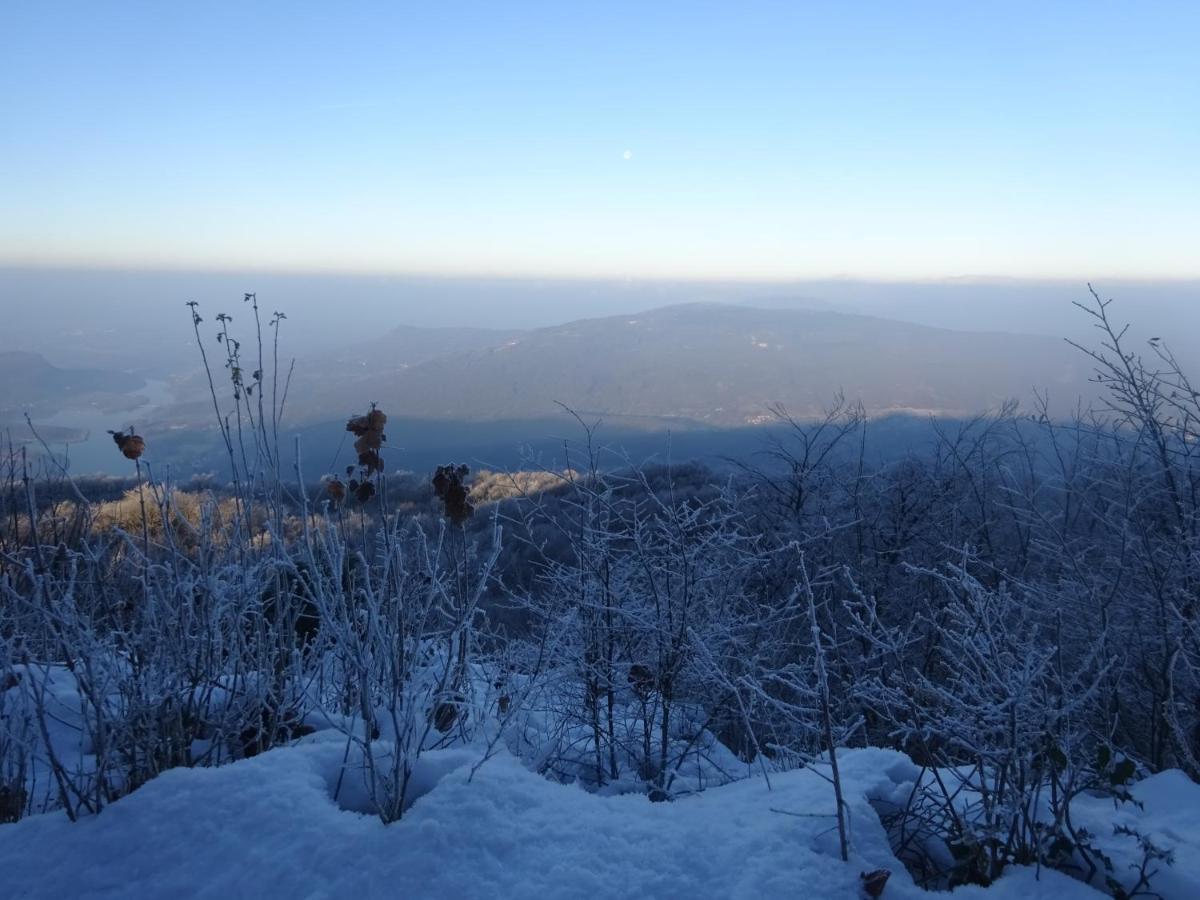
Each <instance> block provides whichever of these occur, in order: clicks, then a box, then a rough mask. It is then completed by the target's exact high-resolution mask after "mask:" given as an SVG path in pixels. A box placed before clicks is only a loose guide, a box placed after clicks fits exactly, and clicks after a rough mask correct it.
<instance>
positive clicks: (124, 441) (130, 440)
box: [109, 428, 146, 459]
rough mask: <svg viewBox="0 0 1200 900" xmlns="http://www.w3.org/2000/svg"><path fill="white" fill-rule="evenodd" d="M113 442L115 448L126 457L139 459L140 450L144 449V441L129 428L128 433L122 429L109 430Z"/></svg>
mask: <svg viewBox="0 0 1200 900" xmlns="http://www.w3.org/2000/svg"><path fill="white" fill-rule="evenodd" d="M109 434H111V435H112V439H113V442H114V443H115V444H116V445H117V449H118V450H120V451H121V454H122V455H123V456H124V457H125V458H126V459H140V458H141V456H142V452H143V451H144V450H145V449H146V442H145V441H144V440H142V438H141V436H140V435H136V434H134V433H133V429H132V428H131V429H130V430H129V434H125V432H123V431H110V432H109Z"/></svg>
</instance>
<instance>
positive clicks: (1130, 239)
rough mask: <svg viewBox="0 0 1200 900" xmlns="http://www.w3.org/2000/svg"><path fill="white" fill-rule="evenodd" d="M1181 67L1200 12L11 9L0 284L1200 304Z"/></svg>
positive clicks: (838, 6)
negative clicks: (1181, 282)
mask: <svg viewBox="0 0 1200 900" xmlns="http://www.w3.org/2000/svg"><path fill="white" fill-rule="evenodd" d="M1198 47H1200V3H1196V2H1188V3H1177V4H1168V3H1152V2H1151V3H1103V2H1101V3H1069V2H1058V3H1046V2H1039V3H1029V4H1026V3H1011V2H1010V3H968V2H961V0H960V2H956V3H899V2H896V3H867V2H864V3H854V4H850V3H828V4H811V3H799V2H795V3H733V2H730V3H695V2H692V3H652V2H642V3H623V2H606V3H586V4H585V3H574V2H566V0H560V2H556V3H546V4H534V3H495V2H492V3H478V4H475V3H450V2H447V3H421V4H405V3H344V4H343V3H338V4H334V3H319V4H318V3H313V4H303V3H280V4H270V3H237V4H222V3H196V4H186V5H185V4H176V3H161V2H158V3H153V4H139V3H111V4H102V3H50V2H47V3H22V4H18V3H9V4H5V5H4V6H3V9H2V11H0V105H2V107H0V108H2V112H3V115H2V116H0V210H3V212H2V214H0V262H5V263H10V264H29V263H32V264H46V265H57V264H64V263H70V264H83V265H91V264H97V265H106V266H130V267H177V268H206V269H214V268H215V269H221V268H264V269H280V270H297V271H307V270H323V271H354V272H434V273H439V272H446V273H456V274H521V275H553V276H591V275H600V276H617V277H695V278H765V279H775V278H809V277H826V276H839V275H843V276H852V277H861V278H882V279H887V278H897V279H907V278H940V277H950V276H962V275H1001V276H1014V277H1017V276H1033V277H1068V278H1076V277H1149V278H1174V277H1194V276H1196V275H1198V274H1200V252H1197V248H1198V246H1200V51H1198V50H1197V48H1198ZM627 152H628V153H629V154H630V156H629V158H626V153H627Z"/></svg>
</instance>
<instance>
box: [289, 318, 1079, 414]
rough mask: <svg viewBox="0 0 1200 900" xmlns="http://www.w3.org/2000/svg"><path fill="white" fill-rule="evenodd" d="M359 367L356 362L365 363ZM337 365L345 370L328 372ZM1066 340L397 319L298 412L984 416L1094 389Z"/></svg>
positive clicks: (799, 324)
mask: <svg viewBox="0 0 1200 900" xmlns="http://www.w3.org/2000/svg"><path fill="white" fill-rule="evenodd" d="M355 363H357V365H356V364H355ZM326 367H330V368H331V369H332V371H325V369H326ZM1089 371H1090V370H1089V367H1088V366H1087V364H1086V360H1084V359H1083V358H1082V357H1081V356H1080V355H1079V354H1078V353H1077V352H1076V351H1073V350H1072V349H1071V348H1070V347H1068V346H1067V345H1066V344H1065V343H1064V342H1063V341H1061V340H1058V339H1055V338H1049V337H1043V336H1036V335H1021V334H1008V333H982V332H958V331H949V330H945V329H939V328H931V327H928V326H922V325H914V324H910V323H905V322H899V321H894V320H890V319H882V318H876V317H872V316H862V315H854V314H848V313H840V312H832V311H824V310H812V309H760V308H753V307H746V306H733V305H723V304H707V303H691V304H680V305H674V306H667V307H661V308H658V309H652V310H647V311H644V312H641V313H635V314H629V315H621V316H607V317H603V318H596V319H581V320H578V321H575V322H570V323H567V324H565V325H561V326H555V327H549V328H539V329H533V330H527V331H521V330H513V331H492V330H488V329H470V328H465V329H420V328H400V329H394V330H393V331H391V332H388V333H387V334H385V335H381V336H379V337H378V338H374V339H371V340H370V341H367V342H364V343H363V344H362V345H357V346H356V347H355V348H347V350H346V351H339V352H338V353H336V354H331V355H330V356H329V357H326V358H323V359H322V360H320V362H319V364H318V365H317V367H316V370H315V371H312V372H310V373H308V375H307V376H306V381H311V384H312V385H313V391H312V393H311V395H310V396H308V397H305V392H303V391H301V392H298V393H296V394H293V397H295V398H297V399H296V403H297V408H296V410H295V411H296V412H297V413H298V414H299V415H300V416H301V417H302V418H303V420H305V421H316V420H318V419H321V418H334V417H336V416H340V415H343V414H346V413H347V412H349V411H351V410H353V409H356V408H357V407H359V406H365V405H366V403H368V402H377V403H379V404H380V405H381V406H383V407H384V408H385V409H387V410H388V411H389V413H392V414H395V415H401V416H412V417H419V418H426V419H435V420H436V419H447V420H449V419H453V420H476V421H500V420H511V419H537V418H544V417H547V416H553V415H556V414H557V413H559V412H561V407H560V404H562V405H565V406H568V407H570V408H572V409H574V410H576V411H578V412H580V413H585V414H587V415H594V416H603V417H609V418H618V419H627V420H631V421H635V420H639V419H640V420H645V421H646V423H647V424H650V423H652V422H653V423H658V424H662V423H669V422H675V423H677V424H679V425H683V424H685V423H686V424H689V425H694V426H697V427H736V426H743V425H747V424H755V423H758V422H761V421H765V420H766V419H767V418H769V413H768V408H769V407H770V406H771V405H773V404H781V405H783V406H785V407H786V408H787V409H788V410H789V411H790V412H791V413H792V414H793V415H795V416H799V417H808V416H814V415H818V414H820V412H821V411H822V410H823V409H824V408H825V407H826V406H827V405H828V404H829V403H830V402H831V401H832V399H833V398H834V397H835V396H836V395H837V394H838V393H839V392H840V393H844V394H845V396H846V398H847V399H848V400H850V401H852V402H861V403H862V404H863V406H864V407H865V408H866V410H867V411H868V412H869V413H873V414H886V413H891V412H913V413H921V414H933V415H938V416H961V415H969V414H973V413H976V412H980V411H983V410H985V409H989V408H994V407H995V406H997V405H998V404H1000V403H1002V402H1003V401H1005V400H1007V399H1010V398H1017V399H1019V400H1022V401H1028V400H1031V399H1032V398H1033V392H1034V390H1035V389H1037V390H1047V391H1049V394H1050V398H1051V402H1052V405H1053V406H1054V407H1055V408H1056V409H1058V410H1059V411H1064V412H1065V411H1067V410H1069V409H1071V408H1073V407H1074V406H1075V404H1076V402H1077V400H1078V399H1079V398H1080V397H1083V398H1085V400H1086V399H1087V398H1090V397H1091V396H1093V395H1094V388H1093V386H1092V385H1090V383H1089V382H1088V373H1089Z"/></svg>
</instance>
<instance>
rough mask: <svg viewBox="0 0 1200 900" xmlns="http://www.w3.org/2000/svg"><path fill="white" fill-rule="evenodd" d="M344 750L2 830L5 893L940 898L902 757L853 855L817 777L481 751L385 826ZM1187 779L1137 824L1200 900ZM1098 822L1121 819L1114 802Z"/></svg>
mask: <svg viewBox="0 0 1200 900" xmlns="http://www.w3.org/2000/svg"><path fill="white" fill-rule="evenodd" d="M342 750H343V745H342V744H341V743H340V742H338V741H334V740H328V739H321V738H320V737H319V736H318V738H317V739H316V740H313V741H311V742H309V743H306V744H302V745H300V746H297V747H291V748H284V749H277V750H273V751H270V752H268V753H266V754H263V755H261V756H259V757H256V758H253V759H249V760H245V761H242V762H238V763H234V764H231V765H227V766H223V767H220V768H215V769H175V770H172V771H169V772H167V773H165V774H164V775H162V776H160V777H159V778H158V779H156V780H155V781H153V782H151V783H150V784H148V785H147V786H145V787H144V788H142V789H141V790H139V791H137V792H135V793H134V794H132V795H130V796H129V797H126V798H125V799H123V800H121V801H119V802H117V803H115V804H114V805H112V806H111V807H110V808H109V809H107V810H106V811H105V812H104V813H103V814H102V815H100V816H98V817H96V818H93V819H89V820H84V821H81V822H79V823H77V824H71V823H70V822H68V821H67V820H66V818H65V817H63V816H61V815H58V814H51V815H43V816H35V817H32V818H29V819H26V820H24V821H22V822H20V823H18V824H16V825H7V826H0V896H3V897H5V898H26V897H30V898H34V897H36V898H41V897H46V898H51V897H64V898H66V897H138V898H160V897H161V898H167V897H172V898H177V897H192V896H196V897H219V898H236V897H289V898H290V897H313V898H316V897H356V898H361V897H400V898H422V897H447V898H459V897H463V898H470V897H480V898H483V897H530V898H534V897H536V898H539V900H549V898H568V897H581V898H583V897H746V898H756V900H765V898H773V897H779V898H784V897H786V898H797V897H814V898H820V897H831V898H833V897H847V898H853V897H859V896H862V889H861V882H860V879H859V873H860V872H862V871H864V870H870V869H875V868H880V867H886V868H888V869H891V870H892V873H893V874H892V877H891V880H890V882H889V883H888V885H887V888H886V890H885V891H884V894H883V896H884V897H886V898H897V900H900V898H906V897H917V896H930V895H929V894H927V893H926V892H925V891H923V890H921V889H919V888H917V887H915V886H914V885H913V883H912V880H911V879H910V878H909V876H908V875H907V873H906V872H905V871H904V869H903V867H902V866H901V865H900V864H899V863H898V862H897V861H896V860H895V858H894V857H893V856H892V854H891V851H890V849H889V847H888V844H887V840H886V837H885V835H884V832H883V828H882V826H881V825H880V823H879V819H878V817H877V816H876V815H875V813H874V811H873V810H872V808H871V807H870V805H869V804H868V801H867V797H868V795H870V796H874V797H883V796H888V795H889V794H892V793H895V792H896V791H899V790H903V785H904V783H905V782H907V781H909V780H910V779H911V778H912V777H913V775H914V774H915V771H916V770H915V767H914V766H913V765H912V763H911V762H910V761H909V760H908V759H907V758H906V757H904V756H902V755H900V754H897V753H894V752H891V751H884V750H854V751H845V752H844V755H843V756H842V757H841V760H842V772H843V777H844V779H845V781H846V784H847V786H848V802H849V804H850V807H851V813H852V816H851V824H852V829H853V830H852V840H853V845H854V854H853V857H852V859H851V861H850V863H849V864H843V863H842V862H841V861H840V859H839V858H838V855H837V842H836V837H835V833H834V832H833V831H831V830H830V829H831V826H832V819H831V818H827V817H823V816H820V815H813V814H823V813H831V812H832V811H833V810H832V797H831V792H830V790H829V786H828V784H827V783H826V782H825V781H824V780H823V779H822V778H821V777H820V776H819V775H818V774H816V773H815V772H812V771H810V770H800V771H795V772H789V773H784V774H777V775H774V776H772V777H771V787H770V788H768V786H767V784H766V782H765V780H764V779H763V778H762V777H755V778H750V779H747V780H745V781H741V782H736V783H734V784H730V785H726V786H724V787H719V788H714V789H712V790H709V791H707V792H704V793H703V794H699V795H695V796H692V797H688V798H684V799H681V800H679V801H676V802H673V803H657V804H653V803H650V802H649V801H648V800H647V799H646V798H645V797H644V796H640V795H625V796H610V797H601V796H596V795H594V794H589V793H587V792H585V791H583V790H581V789H579V788H577V787H572V786H564V785H560V784H555V783H552V782H549V781H547V780H545V779H543V778H541V777H539V776H538V775H536V774H533V773H531V772H529V771H528V770H526V769H525V768H524V767H522V766H521V765H520V764H519V763H518V762H517V761H515V760H514V759H512V758H511V757H508V756H499V757H496V758H494V759H492V760H490V761H488V762H487V763H486V764H485V765H483V766H482V767H480V768H478V770H477V771H476V772H475V773H474V775H473V777H472V775H471V770H472V766H471V764H470V760H471V759H472V758H473V757H472V756H471V755H470V754H469V753H467V752H466V751H464V750H448V751H442V752H440V753H430V754H427V755H426V756H425V757H423V758H422V763H421V765H422V766H423V767H424V771H423V772H422V773H421V775H422V778H421V779H420V780H421V781H422V782H423V783H422V784H421V785H420V787H421V789H422V790H423V791H424V793H423V795H422V796H421V797H420V798H419V799H418V800H417V801H416V803H415V805H414V806H413V807H412V809H411V810H410V812H409V813H408V814H406V815H405V817H404V818H403V819H402V820H401V821H400V822H397V823H395V824H393V825H390V826H384V825H382V824H381V823H380V822H379V820H378V819H376V818H375V817H372V816H367V815H362V814H359V813H356V812H352V811H347V810H345V809H342V808H340V807H339V805H337V804H335V803H334V801H333V799H332V786H333V785H332V783H333V781H334V778H335V773H336V772H337V770H338V767H339V765H340V762H341V758H342ZM1177 775H1178V773H1173V772H1167V773H1164V774H1163V775H1159V776H1155V777H1154V778H1151V779H1147V780H1146V781H1144V782H1142V783H1141V784H1140V785H1139V786H1138V788H1139V790H1140V793H1141V795H1142V799H1143V800H1144V801H1145V803H1146V812H1145V813H1139V812H1138V811H1137V810H1136V808H1131V809H1130V811H1128V812H1124V811H1122V812H1121V813H1120V815H1128V816H1133V817H1135V818H1136V819H1137V820H1138V824H1139V827H1141V828H1142V829H1143V830H1151V831H1153V832H1154V833H1155V834H1156V836H1157V837H1159V838H1161V839H1162V840H1163V841H1165V842H1166V843H1168V844H1169V845H1173V846H1175V848H1176V864H1175V866H1174V867H1173V868H1172V869H1171V870H1170V871H1169V872H1166V873H1164V875H1165V876H1166V877H1165V878H1164V879H1163V880H1162V881H1161V882H1160V883H1159V884H1158V889H1159V890H1160V891H1161V892H1163V893H1164V895H1165V896H1167V897H1169V898H1171V897H1175V898H1185V897H1198V896H1200V788H1198V787H1197V786H1196V785H1194V784H1192V783H1191V782H1188V781H1187V780H1186V779H1185V778H1183V777H1182V776H1178V777H1176V776H1177ZM439 778H440V780H439ZM344 793H345V791H343V794H344ZM1135 793H1136V792H1135ZM352 796H353V794H352V792H351V797H352ZM343 805H353V802H352V800H351V802H350V803H348V804H347V803H343ZM773 810H784V811H788V812H793V813H800V814H802V815H800V816H795V815H785V814H783V813H779V812H775V811H773ZM1163 810H1165V811H1163ZM1081 813H1082V814H1091V815H1094V816H1096V817H1097V819H1098V820H1099V819H1104V818H1105V817H1107V820H1106V821H1107V822H1111V821H1113V817H1114V811H1113V809H1112V807H1111V804H1108V805H1107V807H1102V808H1097V809H1095V810H1090V811H1087V810H1083V811H1081ZM1101 828H1107V830H1108V832H1110V833H1111V825H1107V824H1104V823H1100V822H1099V821H1098V825H1097V830H1098V831H1099V830H1101ZM934 896H936V895H934ZM943 896H944V895H943ZM953 896H954V897H955V898H975V897H986V898H1000V900H1004V898H1018V897H1019V898H1022V900H1034V898H1047V900H1049V898H1064V900H1070V898H1074V897H1079V898H1083V897H1096V896H1100V895H1099V894H1097V893H1096V892H1095V891H1093V890H1092V889H1091V888H1089V887H1087V886H1085V885H1083V884H1081V883H1079V882H1077V881H1074V880H1072V879H1069V878H1067V877H1065V876H1063V875H1059V874H1057V873H1054V872H1048V871H1043V872H1042V873H1041V875H1040V879H1038V878H1035V873H1034V872H1033V871H1032V870H1017V871H1014V872H1012V873H1011V874H1009V875H1007V876H1006V877H1004V878H1003V879H1001V880H1000V881H999V882H997V883H996V884H995V885H993V886H992V887H990V888H987V889H984V888H978V887H966V888H960V889H959V890H957V891H955V892H954V893H953Z"/></svg>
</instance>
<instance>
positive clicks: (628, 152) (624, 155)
mask: <svg viewBox="0 0 1200 900" xmlns="http://www.w3.org/2000/svg"><path fill="white" fill-rule="evenodd" d="M621 158H622V159H623V160H625V162H629V160H631V159H633V151H632V150H626V151H625V152H624V153H622V154H621Z"/></svg>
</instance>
